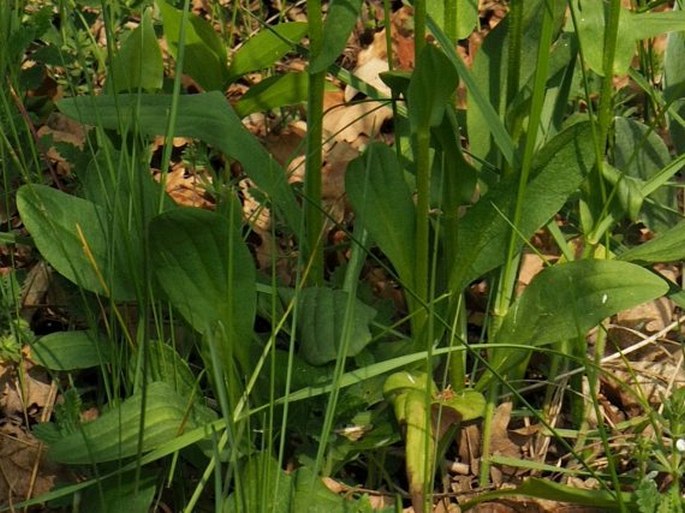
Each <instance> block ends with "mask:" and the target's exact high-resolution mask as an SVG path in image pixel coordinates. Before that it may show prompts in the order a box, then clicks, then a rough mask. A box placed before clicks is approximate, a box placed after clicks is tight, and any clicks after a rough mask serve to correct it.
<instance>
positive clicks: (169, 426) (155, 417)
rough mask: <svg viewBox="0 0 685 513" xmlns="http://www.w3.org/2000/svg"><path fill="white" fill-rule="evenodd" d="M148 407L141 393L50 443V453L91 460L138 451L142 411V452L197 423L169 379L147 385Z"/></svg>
mask: <svg viewBox="0 0 685 513" xmlns="http://www.w3.org/2000/svg"><path fill="white" fill-rule="evenodd" d="M145 395H146V397H145V410H143V398H142V395H141V394H140V393H138V394H136V395H134V396H133V397H130V398H129V399H126V400H125V401H123V402H122V403H121V404H120V405H119V406H117V407H116V408H113V409H111V410H109V411H106V412H105V413H103V414H102V415H101V416H100V417H98V418H97V419H95V420H94V421H92V422H88V423H86V424H83V425H82V426H81V427H80V428H79V429H78V430H77V431H75V432H73V433H71V434H68V435H66V436H64V437H62V438H60V439H58V440H56V441H53V442H51V443H50V451H49V454H50V457H51V458H52V459H54V460H55V461H58V462H60V463H71V464H90V463H100V462H106V461H114V460H119V459H121V458H128V457H130V456H134V455H136V454H138V449H139V443H138V442H139V440H140V438H139V433H140V428H141V415H142V414H143V413H144V415H145V424H144V426H142V427H143V437H142V447H140V449H141V450H142V451H143V452H147V451H150V450H152V449H154V448H156V447H159V446H160V445H162V444H164V443H166V442H168V441H170V440H172V439H174V438H175V437H176V436H178V435H179V434H181V433H182V432H183V430H184V427H185V429H188V430H190V429H192V428H194V427H196V425H195V422H194V421H193V419H192V418H188V415H187V413H188V406H189V403H188V399H186V398H183V397H181V396H179V395H178V394H177V393H176V392H175V391H174V390H173V389H172V388H171V387H170V386H169V385H167V384H166V383H161V382H156V383H150V384H148V385H147V390H146V391H145Z"/></svg>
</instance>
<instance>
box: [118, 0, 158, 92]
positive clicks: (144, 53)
mask: <svg viewBox="0 0 685 513" xmlns="http://www.w3.org/2000/svg"><path fill="white" fill-rule="evenodd" d="M112 71H113V73H114V80H115V82H116V84H115V85H114V91H115V92H121V91H131V92H134V91H137V90H138V88H141V89H143V90H145V91H155V90H158V89H161V88H162V80H163V78H164V66H163V63H162V51H161V50H160V49H159V43H158V42H157V36H156V35H155V29H154V27H153V26H152V18H151V15H150V10H149V9H147V10H146V11H145V13H144V14H143V19H142V20H141V21H140V25H138V27H136V28H135V29H134V30H133V31H131V33H130V34H129V35H128V37H127V38H126V40H125V41H124V43H123V44H122V45H121V48H120V49H119V52H118V53H117V54H116V55H115V56H114V59H113V60H112ZM109 79H111V75H110V77H109ZM109 79H108V86H109ZM110 91H112V89H110Z"/></svg>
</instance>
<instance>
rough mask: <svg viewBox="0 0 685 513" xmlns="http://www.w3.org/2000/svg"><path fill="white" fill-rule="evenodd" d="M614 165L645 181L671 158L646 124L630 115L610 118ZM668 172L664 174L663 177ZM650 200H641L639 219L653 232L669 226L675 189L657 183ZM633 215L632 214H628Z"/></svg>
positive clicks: (674, 207) (673, 214) (672, 219)
mask: <svg viewBox="0 0 685 513" xmlns="http://www.w3.org/2000/svg"><path fill="white" fill-rule="evenodd" d="M614 134H615V140H614V162H613V164H614V166H615V167H616V168H618V169H620V170H621V171H622V172H624V173H625V174H626V175H627V176H628V177H632V178H634V179H639V180H642V181H644V182H649V181H650V180H652V179H654V178H655V177H657V176H658V175H659V174H660V171H661V170H662V169H664V168H666V166H668V164H669V163H670V162H671V156H670V153H669V150H668V147H667V146H666V143H665V142H664V140H663V139H662V138H661V137H660V136H659V135H658V134H657V133H656V132H655V131H654V130H653V129H652V128H650V127H648V126H647V125H644V124H642V123H640V122H639V121H636V120H634V119H629V118H623V117H618V118H616V119H615V120H614ZM668 179H670V176H667V177H664V181H665V180H668ZM648 198H649V199H651V200H652V202H653V203H650V202H646V203H643V204H642V216H641V219H642V220H643V221H644V223H645V224H646V225H647V227H649V228H650V229H651V230H652V231H654V232H661V231H663V230H666V229H668V228H670V227H671V226H673V225H674V224H675V223H676V222H677V220H678V215H677V213H676V211H677V208H678V206H677V202H676V190H675V188H674V187H669V186H661V187H659V188H658V189H657V190H655V191H654V192H653V193H651V194H650V195H649V196H648ZM632 219H634V218H632Z"/></svg>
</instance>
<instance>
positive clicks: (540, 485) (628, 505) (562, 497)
mask: <svg viewBox="0 0 685 513" xmlns="http://www.w3.org/2000/svg"><path fill="white" fill-rule="evenodd" d="M620 493H621V494H622V499H623V504H624V506H625V510H626V511H638V510H637V509H636V506H637V505H636V504H635V496H634V494H631V493H628V492H620ZM511 495H524V496H528V497H537V498H538V499H547V500H551V501H554V502H557V503H558V502H569V503H571V504H578V505H581V506H591V507H594V508H601V509H602V511H606V512H613V511H620V510H621V508H620V506H619V502H618V500H617V499H616V493H615V492H611V491H609V490H585V489H582V488H577V487H574V486H568V485H562V484H559V483H555V482H553V481H551V480H550V479H540V478H536V477H531V478H528V479H526V480H525V481H524V482H523V484H522V485H519V486H518V487H516V488H511V489H507V490H497V491H494V492H486V493H484V494H482V495H479V496H478V497H477V498H475V499H473V500H470V501H468V502H466V503H464V505H463V509H464V510H465V511H466V510H468V509H470V508H473V507H474V506H475V505H476V504H479V503H481V502H485V501H492V500H499V499H501V498H502V497H507V496H511Z"/></svg>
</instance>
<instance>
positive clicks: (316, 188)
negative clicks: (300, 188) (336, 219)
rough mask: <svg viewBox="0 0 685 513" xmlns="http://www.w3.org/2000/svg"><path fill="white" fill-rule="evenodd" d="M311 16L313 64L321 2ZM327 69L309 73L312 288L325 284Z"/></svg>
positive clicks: (310, 7)
mask: <svg viewBox="0 0 685 513" xmlns="http://www.w3.org/2000/svg"><path fill="white" fill-rule="evenodd" d="M307 13H308V15H309V58H310V62H311V61H312V60H313V59H314V58H315V57H316V56H317V55H319V54H320V53H321V50H322V48H323V18H322V17H321V15H320V13H321V0H307ZM325 80H326V70H323V71H320V72H317V73H311V72H310V73H309V92H308V98H307V161H306V163H305V180H304V191H305V197H306V204H305V207H304V218H305V231H306V241H307V244H306V252H307V253H306V254H307V256H308V257H309V259H311V270H310V272H309V276H308V281H309V283H310V284H312V285H322V284H323V243H322V242H321V241H320V239H321V234H322V231H323V214H322V203H321V166H322V157H321V144H322V137H323V90H324V85H325Z"/></svg>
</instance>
